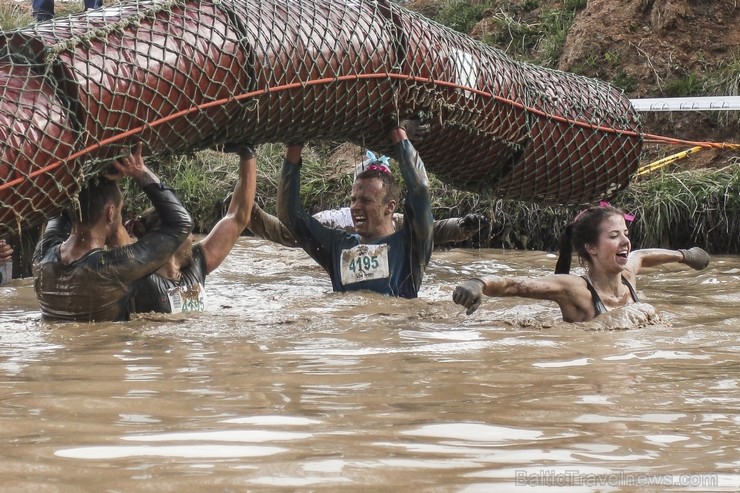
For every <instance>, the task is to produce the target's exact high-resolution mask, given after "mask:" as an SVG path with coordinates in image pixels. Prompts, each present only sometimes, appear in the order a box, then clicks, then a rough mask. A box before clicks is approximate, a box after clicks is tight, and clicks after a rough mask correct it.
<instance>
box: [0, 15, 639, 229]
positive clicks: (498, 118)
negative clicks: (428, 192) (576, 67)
mask: <svg viewBox="0 0 740 493" xmlns="http://www.w3.org/2000/svg"><path fill="white" fill-rule="evenodd" d="M414 115H423V116H426V117H427V118H428V122H429V123H430V124H431V127H432V128H431V133H430V136H429V137H427V138H426V139H425V140H424V141H420V142H414V145H415V146H416V148H417V149H418V150H419V152H420V154H421V156H422V158H423V160H424V162H425V163H426V165H427V168H428V170H429V171H430V172H433V173H435V174H436V175H437V177H439V178H440V179H441V180H442V181H444V182H446V183H448V184H449V185H451V186H453V187H456V188H459V189H463V190H469V191H476V192H485V193H493V194H496V195H498V196H500V197H506V198H513V199H522V200H527V201H534V200H536V201H541V202H550V203H585V202H590V201H593V200H596V199H601V198H608V197H610V196H611V195H613V194H614V193H615V192H617V191H618V190H620V189H622V188H624V187H625V186H627V185H628V184H629V180H630V177H631V176H632V175H633V174H634V173H635V171H636V170H637V167H638V164H639V155H640V150H641V146H642V138H641V136H640V132H639V130H640V124H639V120H638V117H637V114H636V112H635V111H634V109H633V107H632V105H631V104H630V102H629V100H628V99H626V98H625V97H624V96H623V95H622V94H621V93H620V92H618V91H617V90H615V89H614V88H612V87H611V86H609V85H608V84H606V83H603V82H600V81H597V80H593V79H587V78H584V77H580V76H576V75H573V74H568V73H564V72H559V71H555V70H548V69H544V68H540V67H536V66H532V65H528V64H523V63H518V62H515V61H513V60H511V59H510V58H508V57H507V56H506V55H505V54H503V53H502V52H500V51H498V50H496V49H494V48H491V47H488V46H485V45H483V44H481V43H479V42H476V41H474V40H472V39H471V38H469V37H467V36H464V35H462V34H459V33H456V32H454V31H452V30H450V29H447V28H445V27H443V26H441V25H439V24H436V23H434V22H432V21H430V20H428V19H426V18H424V17H423V16H421V15H419V14H416V13H413V12H411V11H408V10H406V9H404V8H402V7H400V6H399V5H396V4H394V3H390V2H386V1H380V2H371V1H358V0H350V1H343V2H338V1H328V0H302V1H300V2H299V1H295V0H291V1H285V0H283V1H281V0H221V1H208V0H201V1H173V0H168V1H160V0H142V1H129V2H123V3H117V4H114V5H111V6H109V7H106V8H104V9H100V10H93V11H88V12H87V13H83V14H79V15H72V16H69V17H66V18H58V19H55V20H52V21H47V22H43V23H39V24H36V25H33V26H29V27H26V28H22V29H19V30H16V31H11V32H6V33H3V34H2V35H0V134H1V135H0V146H2V147H1V149H0V180H1V181H0V235H3V234H5V233H7V232H11V231H17V230H19V229H21V227H22V226H23V225H34V224H38V223H40V222H42V221H43V219H44V218H47V217H49V216H51V215H53V214H55V213H57V212H58V211H59V210H60V209H61V208H63V207H65V206H67V205H69V203H70V202H71V201H72V200H73V199H74V197H75V196H76V194H77V193H78V191H79V188H80V186H81V185H82V184H83V183H84V180H85V178H86V177H87V176H90V175H93V174H96V173H99V172H100V171H101V170H102V169H104V168H105V167H106V166H107V165H108V164H109V163H110V160H111V159H114V158H116V157H119V156H121V155H123V154H125V153H127V152H128V150H129V149H130V148H131V146H132V145H133V144H134V143H135V142H137V141H139V140H141V141H143V142H144V143H145V149H146V151H145V152H146V153H148V157H147V159H148V161H149V163H150V164H151V163H154V162H156V160H157V159H158V158H163V157H166V156H171V155H175V154H182V153H187V152H192V151H197V150H201V149H205V148H208V147H211V146H213V145H215V144H219V143H223V142H226V141H244V142H250V143H253V144H259V143H264V142H289V141H308V140H320V139H331V140H335V141H351V142H354V143H357V144H360V145H362V146H365V147H367V148H370V149H372V150H374V151H376V152H382V153H386V154H388V153H390V152H391V147H390V139H389V130H390V129H391V128H392V126H393V125H394V124H396V123H397V122H398V120H399V119H401V118H404V117H409V116H414Z"/></svg>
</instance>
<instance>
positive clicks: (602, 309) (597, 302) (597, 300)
mask: <svg viewBox="0 0 740 493" xmlns="http://www.w3.org/2000/svg"><path fill="white" fill-rule="evenodd" d="M581 277H582V278H583V279H584V280H585V281H586V287H588V290H589V291H590V292H591V299H592V300H593V302H594V310H596V315H601V314H602V313H606V312H608V311H609V310H607V309H606V306H605V305H604V303H603V302H602V301H601V297H600V296H599V293H597V292H596V288H594V285H593V284H591V279H589V278H588V276H581ZM622 284H624V285H625V286H627V289H629V290H630V296H632V301H634V302H635V303H639V301H640V300H639V299H638V298H637V293H636V292H635V288H633V287H632V284H630V283H629V281H628V280H627V279H625V277H624V276H622Z"/></svg>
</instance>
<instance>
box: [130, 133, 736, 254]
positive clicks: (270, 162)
mask: <svg viewBox="0 0 740 493" xmlns="http://www.w3.org/2000/svg"><path fill="white" fill-rule="evenodd" d="M333 150H334V148H332V146H324V147H309V148H307V149H306V151H305V152H304V165H303V173H302V197H303V201H304V205H305V208H306V210H308V211H310V212H312V213H313V212H317V211H320V210H323V209H328V208H337V207H342V206H345V205H347V204H348V203H349V191H350V188H351V186H352V175H351V172H350V170H351V169H352V166H351V163H344V164H343V165H342V164H341V163H340V164H329V163H331V162H332V161H331V159H330V154H331V152H332V151H333ZM283 152H284V147H283V146H282V145H272V144H269V145H263V146H261V147H259V150H258V163H259V175H258V184H257V202H258V203H259V204H260V205H261V206H262V207H263V208H264V209H265V210H267V211H268V212H271V213H275V211H276V196H277V182H278V179H279V176H280V168H281V167H282V162H283ZM237 166H238V160H237V158H236V157H235V156H232V155H224V154H221V153H217V152H212V151H204V152H201V153H198V154H196V155H194V156H190V157H178V158H176V159H173V160H171V161H169V162H167V163H161V164H159V165H157V166H156V167H155V169H156V171H157V172H158V174H160V176H161V177H162V179H163V181H165V182H166V183H168V184H170V185H171V186H172V187H173V188H175V189H176V190H177V191H178V193H179V195H180V197H181V198H182V200H183V202H184V203H185V205H186V206H187V208H188V210H190V211H191V214H192V215H193V217H194V220H195V224H196V230H197V231H198V232H200V233H203V232H206V231H208V230H209V229H210V228H211V227H212V226H213V224H214V223H215V222H216V221H218V219H219V218H220V217H221V215H222V213H223V209H224V204H223V201H224V199H225V198H226V197H227V196H228V194H229V193H230V192H231V190H232V188H233V184H234V183H235V181H236V169H237ZM646 176H647V177H646V178H642V177H641V178H640V179H636V180H635V181H634V182H633V184H632V185H631V186H630V187H629V188H628V189H627V190H625V191H624V192H622V193H621V194H620V195H619V196H618V197H617V198H616V199H615V200H614V201H613V205H615V206H617V207H621V208H623V209H625V210H626V211H628V212H631V213H633V214H635V215H636V219H635V221H634V223H633V224H632V227H631V234H632V240H633V243H634V247H635V248H646V247H659V246H660V247H669V248H684V247H687V246H693V245H697V246H701V247H703V248H705V249H706V250H707V251H709V252H711V253H716V254H738V253H740V158H737V159H736V160H735V161H734V162H733V163H732V164H731V165H730V166H728V167H726V168H723V169H700V170H692V171H683V172H672V173H661V172H658V173H654V174H651V175H646ZM430 178H431V182H432V207H433V214H434V217H435V218H436V219H442V218H448V217H458V216H463V215H465V214H467V213H469V212H478V213H482V214H485V215H486V216H488V217H489V218H492V219H493V224H492V226H491V228H490V230H488V231H484V232H482V234H481V235H479V236H477V237H475V238H473V240H472V241H469V242H466V243H465V244H461V245H459V246H464V247H478V246H481V247H492V248H508V249H530V250H545V251H553V250H555V249H556V248H557V244H558V238H559V236H560V232H561V230H562V229H563V227H564V226H565V225H566V224H567V222H568V221H570V220H571V219H572V218H573V217H574V216H575V214H576V213H578V211H579V210H580V209H581V208H582V207H561V206H550V205H542V204H537V203H529V202H521V201H513V200H506V199H500V198H496V197H490V196H484V195H479V194H475V193H470V192H461V191H459V190H455V189H453V188H450V187H448V186H447V185H445V184H444V183H442V182H440V181H439V180H437V179H435V178H434V176H431V177H430ZM126 195H127V199H126V200H127V203H128V204H129V208H130V212H131V213H137V212H140V210H141V209H142V208H143V207H146V206H147V202H146V200H145V198H144V197H143V196H142V194H141V193H140V192H138V190H137V189H136V188H135V187H134V188H131V187H130V186H129V185H126Z"/></svg>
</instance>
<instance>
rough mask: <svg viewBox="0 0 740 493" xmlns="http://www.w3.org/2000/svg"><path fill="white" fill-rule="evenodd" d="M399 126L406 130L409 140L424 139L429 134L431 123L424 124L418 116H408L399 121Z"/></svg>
mask: <svg viewBox="0 0 740 493" xmlns="http://www.w3.org/2000/svg"><path fill="white" fill-rule="evenodd" d="M398 127H399V128H402V129H404V130H405V131H406V135H407V136H408V138H409V140H424V137H426V136H427V135H429V130H430V127H429V124H428V123H425V124H422V123H421V120H419V119H418V118H408V119H405V120H401V121H400V122H398Z"/></svg>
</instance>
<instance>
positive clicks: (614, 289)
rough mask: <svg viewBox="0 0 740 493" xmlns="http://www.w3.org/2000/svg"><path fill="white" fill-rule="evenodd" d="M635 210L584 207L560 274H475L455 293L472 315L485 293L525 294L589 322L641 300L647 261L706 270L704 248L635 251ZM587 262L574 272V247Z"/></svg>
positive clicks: (567, 241) (570, 231) (567, 236)
mask: <svg viewBox="0 0 740 493" xmlns="http://www.w3.org/2000/svg"><path fill="white" fill-rule="evenodd" d="M632 219H633V217H632V216H630V215H626V214H624V212H622V211H620V210H619V209H616V208H614V207H611V206H610V205H608V204H606V203H602V205H599V206H596V207H591V208H589V209H586V210H584V211H583V212H581V213H580V214H578V215H577V216H576V218H575V219H574V220H573V222H572V223H571V224H569V225H568V226H567V227H566V229H565V232H564V234H563V235H562V237H561V240H560V252H559V256H558V262H557V265H556V267H555V274H554V275H548V276H542V277H537V278H529V277H502V276H491V277H486V278H482V279H481V278H473V279H470V280H468V281H465V282H463V283H462V284H460V285H459V286H457V287H456V288H455V291H454V293H453V295H452V299H453V301H454V302H455V303H457V304H458V305H462V306H464V307H465V308H467V314H468V315H470V314H471V313H473V312H474V311H475V310H477V309H478V307H479V306H480V304H481V299H482V296H483V295H484V294H485V295H486V296H520V297H523V298H533V299H540V300H550V301H554V302H556V303H557V304H558V306H560V312H561V313H562V315H563V320H565V321H566V322H587V321H589V320H592V319H593V318H594V317H596V316H597V315H600V314H602V313H605V312H607V311H609V310H612V309H614V308H617V307H621V306H625V305H628V304H630V303H636V302H638V301H639V300H638V298H637V292H636V291H635V285H636V281H637V274H638V273H639V272H640V270H641V269H642V268H643V267H653V266H656V265H661V264H666V263H670V262H678V263H684V264H686V265H688V266H689V267H691V268H693V269H696V270H701V269H704V268H705V267H706V266H707V265H709V255H708V254H707V252H705V251H704V250H702V249H701V248H698V247H694V248H691V249H690V250H667V249H663V248H650V249H644V250H636V251H634V252H633V251H631V246H632V245H631V243H630V240H629V231H628V229H627V223H626V222H627V221H631V220H632ZM573 249H575V251H576V253H578V257H579V259H580V260H581V262H582V263H583V264H584V265H585V267H586V274H585V275H583V276H579V275H575V274H570V263H571V256H572V250H573Z"/></svg>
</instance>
